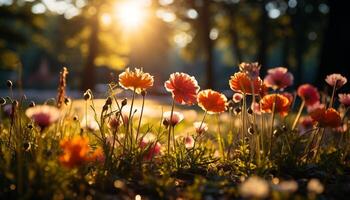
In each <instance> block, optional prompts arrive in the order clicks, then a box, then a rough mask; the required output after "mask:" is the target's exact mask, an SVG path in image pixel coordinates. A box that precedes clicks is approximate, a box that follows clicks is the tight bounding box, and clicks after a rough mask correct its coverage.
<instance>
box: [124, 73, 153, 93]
mask: <svg viewBox="0 0 350 200" xmlns="http://www.w3.org/2000/svg"><path fill="white" fill-rule="evenodd" d="M153 81H154V80H153V76H151V75H150V74H149V73H144V72H143V71H142V69H138V68H135V69H134V70H133V71H132V70H130V69H129V68H127V69H126V70H125V71H124V72H123V73H121V74H119V84H120V86H122V87H123V88H124V89H129V90H135V92H136V93H137V94H140V93H141V91H142V90H146V89H148V88H150V87H152V86H153Z"/></svg>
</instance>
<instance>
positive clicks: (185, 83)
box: [164, 72, 199, 105]
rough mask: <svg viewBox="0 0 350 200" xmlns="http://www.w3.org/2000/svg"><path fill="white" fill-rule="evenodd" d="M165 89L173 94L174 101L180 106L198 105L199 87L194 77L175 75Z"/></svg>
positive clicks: (171, 76) (165, 84)
mask: <svg viewBox="0 0 350 200" xmlns="http://www.w3.org/2000/svg"><path fill="white" fill-rule="evenodd" d="M164 87H165V89H166V90H167V91H168V92H171V94H172V97H173V99H174V100H175V101H176V102H177V103H180V104H187V105H193V104H195V103H196V99H197V93H198V91H199V86H198V83H197V81H196V79H195V78H194V77H193V76H189V75H188V74H185V73H179V72H176V73H173V74H171V75H170V79H169V80H168V81H166V82H165V83H164Z"/></svg>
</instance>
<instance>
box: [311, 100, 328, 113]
mask: <svg viewBox="0 0 350 200" xmlns="http://www.w3.org/2000/svg"><path fill="white" fill-rule="evenodd" d="M325 107H326V106H325V105H324V104H323V103H320V102H319V101H317V102H316V103H314V104H313V105H311V106H308V107H307V112H308V113H311V112H313V111H314V110H316V109H319V108H325Z"/></svg>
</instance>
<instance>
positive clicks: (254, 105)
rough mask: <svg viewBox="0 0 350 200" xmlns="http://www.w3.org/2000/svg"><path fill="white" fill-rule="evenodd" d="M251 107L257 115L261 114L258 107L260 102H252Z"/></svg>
mask: <svg viewBox="0 0 350 200" xmlns="http://www.w3.org/2000/svg"><path fill="white" fill-rule="evenodd" d="M251 108H252V110H253V112H254V113H255V114H257V115H261V109H260V104H259V103H257V102H253V103H252V105H251Z"/></svg>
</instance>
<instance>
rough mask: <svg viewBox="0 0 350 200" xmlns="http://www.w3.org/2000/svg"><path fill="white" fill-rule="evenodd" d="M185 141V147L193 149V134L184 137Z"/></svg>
mask: <svg viewBox="0 0 350 200" xmlns="http://www.w3.org/2000/svg"><path fill="white" fill-rule="evenodd" d="M184 143H185V147H186V149H191V148H193V147H194V139H193V137H192V136H186V137H185V138H184Z"/></svg>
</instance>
